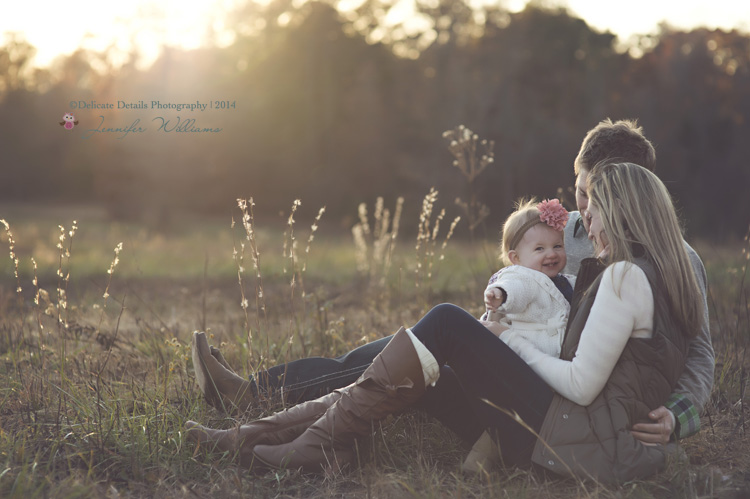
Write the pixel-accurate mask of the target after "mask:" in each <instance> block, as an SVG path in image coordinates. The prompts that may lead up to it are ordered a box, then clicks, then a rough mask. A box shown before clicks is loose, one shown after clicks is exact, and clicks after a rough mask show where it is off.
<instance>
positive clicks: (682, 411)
mask: <svg viewBox="0 0 750 499" xmlns="http://www.w3.org/2000/svg"><path fill="white" fill-rule="evenodd" d="M607 159H616V160H618V161H625V162H630V163H636V164H639V165H641V166H643V167H645V168H648V169H649V170H651V171H653V170H654V166H655V164H656V152H655V150H654V146H653V145H652V144H651V142H650V141H649V140H648V139H647V138H646V137H645V136H644V135H643V130H642V129H641V128H640V127H639V126H638V125H637V124H636V123H635V122H634V121H629V120H621V121H617V122H614V123H613V122H612V121H611V120H610V119H606V120H604V121H602V122H600V123H599V124H598V125H597V126H596V127H594V128H593V129H591V130H589V132H588V133H587V134H586V137H585V138H584V139H583V143H582V144H581V150H580V151H579V153H578V156H577V157H576V159H575V162H574V164H573V169H574V171H575V175H576V183H575V187H576V205H577V206H578V212H571V214H570V218H569V219H568V224H567V226H566V227H565V250H566V252H567V253H568V264H567V266H566V268H565V271H564V272H565V273H568V274H576V273H578V267H579V266H580V262H581V260H582V259H583V258H587V257H590V256H592V255H593V246H592V244H591V241H589V239H588V229H589V226H588V224H589V219H588V218H587V216H586V215H587V212H586V210H587V208H588V195H587V193H586V187H587V180H588V174H589V172H590V171H591V169H592V168H593V167H594V165H596V164H597V163H599V162H600V161H604V160H607ZM685 249H686V250H687V252H688V255H689V256H690V261H691V263H692V264H693V270H694V271H695V275H696V278H697V279H698V284H699V285H700V287H701V291H702V292H703V304H704V312H703V317H704V320H703V324H701V328H700V332H699V333H698V336H696V338H694V339H693V340H692V341H691V343H690V350H689V352H688V358H687V363H686V365H685V370H684V372H683V373H682V376H681V377H680V379H679V381H678V384H677V388H676V391H675V393H673V394H672V395H671V396H670V397H669V399H668V400H667V401H666V402H665V404H664V405H663V406H661V407H657V408H655V409H654V410H653V411H651V413H650V414H649V416H650V417H651V418H652V419H653V420H654V422H653V423H650V424H644V423H640V424H636V425H634V426H633V435H634V436H635V437H636V438H637V439H639V440H641V441H642V442H644V443H651V444H656V443H667V442H668V441H669V440H670V437H671V436H672V434H674V436H675V437H676V438H685V437H687V436H690V435H692V434H694V433H696V432H697V431H698V430H699V429H700V418H699V413H700V412H701V411H702V410H703V407H704V406H705V405H706V403H707V402H708V399H709V396H710V394H711V389H712V387H713V379H714V350H713V347H712V346H711V334H710V331H709V324H708V305H707V302H706V270H705V268H704V266H703V262H702V261H701V259H700V257H699V256H698V254H697V253H696V252H695V250H693V248H691V247H690V245H689V244H688V243H687V242H686V243H685Z"/></svg>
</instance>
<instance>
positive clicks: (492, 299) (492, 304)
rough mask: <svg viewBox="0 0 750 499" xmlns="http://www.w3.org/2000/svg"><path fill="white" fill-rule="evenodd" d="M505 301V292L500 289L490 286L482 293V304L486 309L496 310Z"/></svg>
mask: <svg viewBox="0 0 750 499" xmlns="http://www.w3.org/2000/svg"><path fill="white" fill-rule="evenodd" d="M503 302H505V293H503V290H502V289H499V288H492V289H488V290H487V291H485V293H484V306H485V307H487V310H497V309H498V307H500V306H501V305H502V304H503Z"/></svg>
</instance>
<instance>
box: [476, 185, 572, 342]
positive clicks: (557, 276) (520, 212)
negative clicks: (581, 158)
mask: <svg viewBox="0 0 750 499" xmlns="http://www.w3.org/2000/svg"><path fill="white" fill-rule="evenodd" d="M567 220H568V212H567V211H566V210H565V208H563V206H562V205H561V204H560V201H558V200H557V199H552V200H545V201H542V202H541V203H536V201H534V200H529V201H527V202H523V201H521V202H519V204H518V205H517V207H516V210H515V211H514V212H513V213H512V214H511V215H510V216H509V217H508V219H507V220H506V221H505V224H504V225H503V238H502V245H501V258H502V260H503V261H504V262H505V264H506V265H508V266H507V267H505V268H503V269H500V270H499V271H498V272H496V273H495V274H494V275H493V276H492V277H491V278H490V281H489V284H488V285H487V289H485V292H484V302H485V305H486V307H487V312H485V314H484V315H483V316H482V318H481V320H483V321H490V322H499V323H500V324H502V326H503V327H493V326H492V325H488V327H489V329H490V330H493V332H495V333H496V334H497V333H498V332H499V331H500V330H502V329H505V330H504V331H502V332H501V333H500V334H499V336H500V339H501V340H503V341H505V342H506V343H507V342H508V340H509V339H510V338H511V337H512V336H513V335H521V336H522V337H524V338H526V339H528V340H529V341H531V342H533V343H534V344H535V345H536V346H537V347H538V348H539V349H540V350H542V351H544V352H546V353H549V354H550V355H555V356H557V355H559V354H560V347H561V344H562V338H563V334H564V333H565V326H566V324H567V322H568V314H569V313H570V300H571V298H572V296H573V286H574V285H575V277H574V276H570V275H563V274H561V273H560V272H561V271H562V269H563V268H565V264H566V262H567V257H566V256H565V243H564V237H563V228H564V227H565V223H566V222H567Z"/></svg>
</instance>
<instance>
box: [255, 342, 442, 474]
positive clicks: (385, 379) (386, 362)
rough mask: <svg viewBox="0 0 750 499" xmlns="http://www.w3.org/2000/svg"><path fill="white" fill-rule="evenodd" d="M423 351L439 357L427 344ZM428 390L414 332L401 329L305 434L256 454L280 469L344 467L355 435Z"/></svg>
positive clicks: (259, 447) (260, 447) (258, 448)
mask: <svg viewBox="0 0 750 499" xmlns="http://www.w3.org/2000/svg"><path fill="white" fill-rule="evenodd" d="M414 341H417V342H418V340H416V338H414ZM419 346H420V347H422V345H421V344H419ZM420 351H422V348H420ZM423 352H426V354H427V355H428V356H429V358H430V359H432V360H433V361H434V358H433V357H432V355H431V354H430V353H429V351H428V350H427V349H426V348H424V349H423ZM424 390H425V375H424V374H423V370H422V363H421V362H420V355H419V353H418V352H417V349H416V347H415V344H414V343H412V340H411V338H410V337H409V333H408V332H407V331H406V330H405V329H404V328H401V329H400V330H399V332H398V333H396V334H395V335H394V337H393V339H391V341H390V342H389V343H388V345H386V347H385V348H384V349H383V351H382V352H380V353H379V354H378V356H377V357H375V359H374V360H373V362H372V365H370V367H368V368H367V370H366V371H365V372H364V373H363V374H362V376H360V378H359V379H358V380H357V381H356V382H355V383H353V384H351V385H349V386H347V387H346V388H343V389H341V392H342V394H341V398H340V399H339V400H338V401H337V402H336V403H334V404H333V405H332V406H331V407H330V408H329V409H328V410H327V411H326V413H325V414H324V415H323V416H322V417H321V418H320V419H318V420H317V421H316V422H315V423H314V424H313V425H312V426H310V428H308V429H307V430H306V431H305V432H304V433H303V434H302V435H300V436H299V437H298V438H297V439H295V440H294V441H293V442H290V443H287V444H282V445H275V446H272V445H257V446H256V447H255V449H254V450H253V453H254V455H255V458H256V459H258V460H259V461H260V462H261V463H262V464H265V465H267V466H271V467H274V468H281V467H287V468H300V467H301V468H303V469H305V470H306V471H321V467H323V466H326V465H332V466H334V467H336V468H341V467H343V466H344V465H345V464H347V463H349V462H351V461H353V460H354V458H355V457H356V456H355V454H354V448H353V447H354V439H355V438H356V437H359V436H363V435H367V434H368V433H370V430H371V427H372V422H373V421H379V420H381V419H383V418H385V417H386V416H388V415H389V414H391V413H393V412H396V411H398V410H401V409H404V408H406V407H408V406H409V405H411V404H413V403H414V402H416V401H417V400H418V399H419V398H420V397H421V396H422V394H423V393H424Z"/></svg>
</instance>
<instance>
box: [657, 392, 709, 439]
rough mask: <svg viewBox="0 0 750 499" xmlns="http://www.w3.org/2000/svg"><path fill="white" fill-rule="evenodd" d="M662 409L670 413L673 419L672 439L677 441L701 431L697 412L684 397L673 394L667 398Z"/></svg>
mask: <svg viewBox="0 0 750 499" xmlns="http://www.w3.org/2000/svg"><path fill="white" fill-rule="evenodd" d="M664 407H666V408H667V409H669V410H670V411H672V414H674V417H675V428H674V437H675V439H677V440H680V439H683V438H687V437H689V436H691V435H694V434H696V433H698V431H699V430H700V429H701V419H700V416H699V415H698V410H697V409H696V408H695V406H694V405H693V403H692V402H691V401H690V399H689V398H687V397H686V396H685V395H682V394H680V393H673V394H672V395H670V396H669V399H668V400H667V403H666V404H664Z"/></svg>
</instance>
